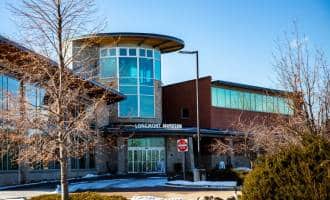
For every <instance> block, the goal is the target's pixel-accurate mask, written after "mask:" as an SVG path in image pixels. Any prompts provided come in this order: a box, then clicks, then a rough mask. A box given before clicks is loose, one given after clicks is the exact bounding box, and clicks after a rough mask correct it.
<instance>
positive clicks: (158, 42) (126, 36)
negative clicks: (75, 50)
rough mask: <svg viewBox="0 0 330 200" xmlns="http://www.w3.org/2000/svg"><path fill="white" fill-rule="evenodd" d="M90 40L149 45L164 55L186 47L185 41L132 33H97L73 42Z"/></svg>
mask: <svg viewBox="0 0 330 200" xmlns="http://www.w3.org/2000/svg"><path fill="white" fill-rule="evenodd" d="M90 39H99V40H98V41H96V43H100V44H107V43H113V44H114V45H119V44H136V45H138V46H141V45H148V46H151V47H153V48H158V49H159V50H160V51H161V52H162V53H169V52H173V51H178V50H180V49H182V48H183V47H184V41H183V40H181V39H179V38H176V37H172V36H168V35H161V34H153V33H132V32H116V33H97V34H90V35H82V36H80V37H77V38H75V39H73V40H72V41H84V40H86V41H87V40H90Z"/></svg>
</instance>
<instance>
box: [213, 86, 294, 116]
mask: <svg viewBox="0 0 330 200" xmlns="http://www.w3.org/2000/svg"><path fill="white" fill-rule="evenodd" d="M211 93H212V106H215V107H223V108H232V109H240V110H249V111H257V112H268V113H281V114H285V115H290V114H292V109H290V106H289V105H290V102H289V100H288V99H286V98H284V97H277V96H269V95H264V94H257V93H253V92H243V91H239V90H233V89H227V88H220V87H212V88H211Z"/></svg>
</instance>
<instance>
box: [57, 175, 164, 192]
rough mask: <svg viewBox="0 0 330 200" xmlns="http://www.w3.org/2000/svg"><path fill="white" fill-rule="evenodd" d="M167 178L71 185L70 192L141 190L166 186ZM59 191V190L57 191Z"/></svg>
mask: <svg viewBox="0 0 330 200" xmlns="http://www.w3.org/2000/svg"><path fill="white" fill-rule="evenodd" d="M166 182H167V178H147V179H133V178H132V179H111V180H100V181H93V182H79V183H72V184H69V192H77V191H84V190H101V189H106V188H141V187H159V186H165V184H166ZM56 191H58V188H57V189H56Z"/></svg>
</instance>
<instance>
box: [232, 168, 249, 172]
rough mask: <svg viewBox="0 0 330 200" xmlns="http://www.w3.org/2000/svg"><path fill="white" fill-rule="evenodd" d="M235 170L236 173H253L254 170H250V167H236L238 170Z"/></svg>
mask: <svg viewBox="0 0 330 200" xmlns="http://www.w3.org/2000/svg"><path fill="white" fill-rule="evenodd" d="M233 170H235V171H244V172H249V171H251V170H252V169H251V168H249V167H236V168H233Z"/></svg>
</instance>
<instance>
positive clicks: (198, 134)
mask: <svg viewBox="0 0 330 200" xmlns="http://www.w3.org/2000/svg"><path fill="white" fill-rule="evenodd" d="M179 53H181V54H195V55H196V82H195V83H196V129H197V130H196V132H197V152H198V157H197V167H200V166H199V157H200V128H199V99H198V97H199V95H198V92H199V90H198V80H199V61H198V51H179Z"/></svg>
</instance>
